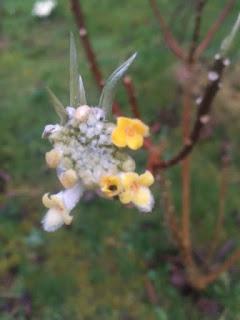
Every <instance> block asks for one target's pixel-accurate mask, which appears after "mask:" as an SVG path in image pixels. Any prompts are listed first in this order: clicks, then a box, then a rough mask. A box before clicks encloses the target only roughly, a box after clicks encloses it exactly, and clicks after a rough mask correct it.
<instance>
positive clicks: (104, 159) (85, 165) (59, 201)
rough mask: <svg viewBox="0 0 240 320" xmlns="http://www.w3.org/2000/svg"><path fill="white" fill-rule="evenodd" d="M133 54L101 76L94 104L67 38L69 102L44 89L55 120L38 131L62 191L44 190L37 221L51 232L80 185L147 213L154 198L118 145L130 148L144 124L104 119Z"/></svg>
mask: <svg viewBox="0 0 240 320" xmlns="http://www.w3.org/2000/svg"><path fill="white" fill-rule="evenodd" d="M135 56H136V54H134V55H133V56H132V57H130V59H128V60H127V61H126V62H125V63H123V64H122V65H121V66H120V67H119V68H118V69H117V70H116V71H114V72H113V74H112V75H111V76H110V77H109V79H108V80H107V81H106V85H105V87H104V88H103V92H102V95H101V98H100V102H99V105H98V106H88V105H87V101H86V96H85V91H84V86H83V82H82V78H81V76H79V74H78V71H77V53H76V46H75V43H74V39H73V36H71V38H70V105H69V106H67V107H64V106H63V104H62V103H61V102H60V101H59V99H58V98H57V97H56V96H55V95H54V94H53V93H52V91H51V90H49V89H48V91H49V95H50V97H51V100H52V102H53V105H54V108H55V111H56V113H57V114H58V116H59V119H60V123H59V124H49V125H47V126H46V127H45V128H44V131H43V134H42V136H43V137H44V138H47V139H48V140H49V141H50V143H51V144H52V145H53V147H52V149H51V150H50V151H48V152H47V153H46V155H45V158H46V163H47V165H48V166H49V168H55V169H56V172H57V176H58V178H59V181H60V183H61V184H62V186H63V191H60V192H59V193H57V194H55V195H51V194H45V195H44V196H43V204H44V205H45V207H47V208H48V211H47V213H46V215H45V216H44V218H43V220H42V224H43V228H44V230H46V231H49V232H51V231H55V230H57V229H58V228H59V227H61V226H62V225H64V224H66V225H68V224H70V223H71V222H72V219H73V217H72V215H71V211H72V210H73V209H74V207H75V206H76V205H77V203H78V202H79V201H80V199H81V196H82V194H83V192H84V191H85V190H97V191H99V192H98V194H101V195H102V196H103V197H105V198H108V199H109V198H117V199H119V200H120V201H121V202H122V203H123V204H129V203H131V204H132V205H134V206H136V207H137V208H138V209H139V210H140V211H144V212H150V211H151V210H152V208H153V204H154V200H153V196H152V194H151V191H150V189H149V187H150V185H152V183H153V182H154V178H153V176H152V174H151V173H150V172H148V171H147V172H146V173H144V174H142V175H140V176H139V175H138V174H137V173H135V172H134V171H135V167H136V166H135V161H134V159H133V158H132V157H131V156H130V155H128V154H127V153H126V152H125V151H124V150H123V148H124V147H129V148H130V149H133V150H136V149H138V148H140V147H142V145H143V138H144V137H146V136H147V135H148V134H149V128H148V127H147V126H146V125H145V124H144V123H143V122H142V121H140V120H138V119H129V118H125V117H120V118H118V119H117V124H115V123H112V122H110V121H109V120H108V117H109V112H110V109H111V106H112V103H113V99H114V92H115V88H116V84H117V82H118V81H119V80H120V79H121V77H122V76H123V75H124V73H125V72H126V71H127V69H128V67H129V66H130V64H131V63H132V62H133V60H134V58H135Z"/></svg>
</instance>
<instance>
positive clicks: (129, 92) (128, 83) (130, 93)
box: [123, 76, 141, 119]
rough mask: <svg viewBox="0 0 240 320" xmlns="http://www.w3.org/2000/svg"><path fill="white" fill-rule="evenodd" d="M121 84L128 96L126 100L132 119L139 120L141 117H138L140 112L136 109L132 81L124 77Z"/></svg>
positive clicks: (136, 104)
mask: <svg viewBox="0 0 240 320" xmlns="http://www.w3.org/2000/svg"><path fill="white" fill-rule="evenodd" d="M123 84H124V86H125V89H126V92H127V95H128V100H129V104H130V106H131V110H132V114H133V115H134V117H136V118H138V119H140V118H141V115H140V111H139V107H138V102H137V97H136V92H135V88H134V85H133V81H132V79H131V77H129V76H126V77H124V79H123Z"/></svg>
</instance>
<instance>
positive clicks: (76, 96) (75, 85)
mask: <svg viewBox="0 0 240 320" xmlns="http://www.w3.org/2000/svg"><path fill="white" fill-rule="evenodd" d="M69 69H70V70H69V71H70V83H69V89H70V106H71V107H74V108H76V107H78V106H79V105H80V88H79V76H78V60H77V49H76V43H75V40H74V36H73V34H72V33H70V65H69Z"/></svg>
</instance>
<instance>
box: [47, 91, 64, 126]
mask: <svg viewBox="0 0 240 320" xmlns="http://www.w3.org/2000/svg"><path fill="white" fill-rule="evenodd" d="M46 89H47V92H48V94H49V96H50V98H51V100H52V103H53V107H54V110H55V111H56V113H57V115H58V116H59V118H60V120H61V124H64V123H66V122H67V113H66V110H65V108H64V106H63V104H62V103H61V101H60V100H59V99H58V98H57V97H56V96H55V94H54V93H53V92H52V90H50V89H49V88H46Z"/></svg>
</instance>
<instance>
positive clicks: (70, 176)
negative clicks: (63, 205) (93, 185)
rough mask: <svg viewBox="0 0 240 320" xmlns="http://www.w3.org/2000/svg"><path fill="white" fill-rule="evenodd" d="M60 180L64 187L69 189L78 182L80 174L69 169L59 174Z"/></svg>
mask: <svg viewBox="0 0 240 320" xmlns="http://www.w3.org/2000/svg"><path fill="white" fill-rule="evenodd" d="M59 180H60V182H61V184H62V185H63V186H64V188H66V189H68V188H72V187H73V186H74V185H75V184H76V183H77V181H78V176H77V173H76V171H75V170H73V169H69V170H67V171H65V172H63V173H62V174H61V175H60V176H59Z"/></svg>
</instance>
